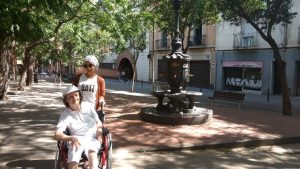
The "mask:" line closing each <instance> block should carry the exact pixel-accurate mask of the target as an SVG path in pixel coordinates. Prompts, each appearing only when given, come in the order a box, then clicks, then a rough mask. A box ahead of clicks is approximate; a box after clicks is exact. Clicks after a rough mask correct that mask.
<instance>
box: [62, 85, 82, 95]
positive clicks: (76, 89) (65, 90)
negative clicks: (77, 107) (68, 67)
mask: <svg viewBox="0 0 300 169" xmlns="http://www.w3.org/2000/svg"><path fill="white" fill-rule="evenodd" d="M78 91H80V90H79V88H78V87H76V86H74V85H71V86H68V87H67V88H65V89H64V90H63V91H62V95H63V97H65V96H66V95H67V94H69V93H72V92H78Z"/></svg>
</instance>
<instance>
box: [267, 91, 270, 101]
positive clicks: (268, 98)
mask: <svg viewBox="0 0 300 169" xmlns="http://www.w3.org/2000/svg"><path fill="white" fill-rule="evenodd" d="M267 102H268V103H269V102H270V88H268V91H267Z"/></svg>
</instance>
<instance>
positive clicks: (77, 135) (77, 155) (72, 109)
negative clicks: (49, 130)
mask: <svg viewBox="0 0 300 169" xmlns="http://www.w3.org/2000/svg"><path fill="white" fill-rule="evenodd" d="M81 100H82V96H81V94H80V92H79V89H78V88H77V87H75V86H70V87H67V88H66V89H65V90H64V91H63V102H64V104H65V105H66V108H65V110H64V111H63V113H62V114H61V115H60V118H59V121H58V123H57V127H56V131H55V136H54V137H55V139H56V140H60V141H65V142H66V143H67V148H68V160H67V163H68V168H69V169H75V168H78V164H79V161H80V159H81V155H82V153H83V152H84V153H85V154H86V155H87V158H88V163H89V168H90V169H97V168H98V158H97V153H98V151H99V149H100V147H101V136H102V133H101V132H102V123H101V121H100V120H99V118H98V115H97V113H96V111H95V108H94V106H93V105H92V104H90V103H87V102H81ZM66 129H68V131H69V133H70V135H67V134H65V133H64V131H65V130H66Z"/></svg>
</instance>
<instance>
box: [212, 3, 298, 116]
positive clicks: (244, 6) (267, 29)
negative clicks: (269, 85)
mask: <svg viewBox="0 0 300 169" xmlns="http://www.w3.org/2000/svg"><path fill="white" fill-rule="evenodd" d="M215 1H216V3H217V4H218V6H219V9H220V11H221V14H222V17H223V19H224V20H225V21H229V22H231V23H233V24H237V25H238V24H240V23H241V20H242V19H245V20H246V21H247V22H248V23H249V24H251V26H252V27H253V28H255V29H256V31H257V32H258V33H259V34H260V36H261V37H262V38H263V39H264V40H265V41H266V42H267V43H268V44H269V45H270V46H271V48H272V50H273V57H274V59H275V61H276V64H277V68H278V74H277V77H278V79H279V82H278V83H279V84H280V87H281V92H282V105H283V106H282V107H283V114H284V115H292V108H291V107H292V106H291V101H290V97H289V94H288V85H287V78H286V63H285V61H283V60H282V57H281V53H280V51H279V47H278V44H277V43H276V42H275V39H274V38H273V36H272V28H273V27H274V26H276V25H278V24H281V25H283V26H286V24H289V23H291V21H292V19H293V18H294V17H295V15H296V14H297V13H293V12H290V9H291V7H292V5H293V1H292V0H284V1H283V0H215Z"/></svg>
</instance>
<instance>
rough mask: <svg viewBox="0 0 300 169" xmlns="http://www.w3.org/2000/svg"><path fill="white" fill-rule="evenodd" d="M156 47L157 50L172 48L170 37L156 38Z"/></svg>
mask: <svg viewBox="0 0 300 169" xmlns="http://www.w3.org/2000/svg"><path fill="white" fill-rule="evenodd" d="M155 42H156V43H155V44H156V46H155V47H156V49H157V50H169V49H171V40H170V39H160V40H156V41H155Z"/></svg>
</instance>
